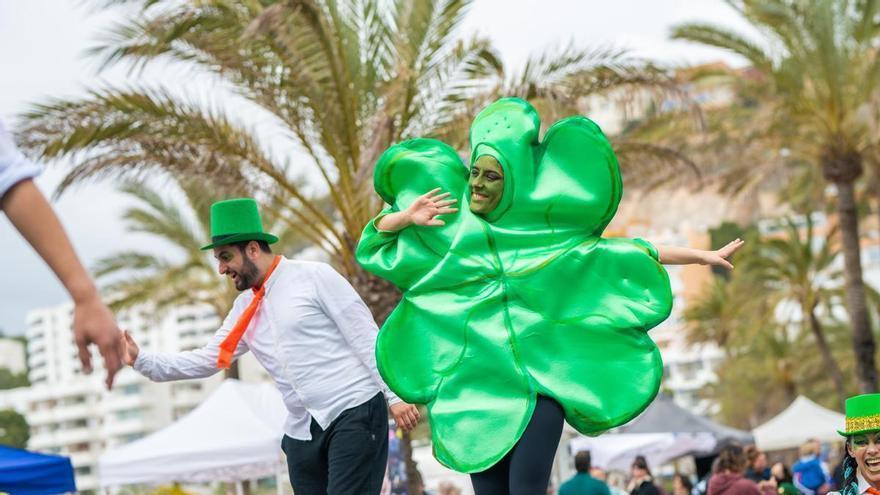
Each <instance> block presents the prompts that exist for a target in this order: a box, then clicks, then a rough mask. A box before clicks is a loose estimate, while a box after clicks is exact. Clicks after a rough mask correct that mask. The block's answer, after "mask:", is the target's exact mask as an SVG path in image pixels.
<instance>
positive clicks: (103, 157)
mask: <svg viewBox="0 0 880 495" xmlns="http://www.w3.org/2000/svg"><path fill="white" fill-rule="evenodd" d="M106 3H125V2H124V0H108V2H106ZM130 3H135V2H133V1H132V2H130ZM137 3H140V5H141V7H142V8H141V9H140V11H139V12H137V13H136V14H135V15H133V16H132V17H131V18H130V20H129V21H127V22H126V23H124V24H123V25H121V26H120V27H118V28H117V29H115V30H114V31H113V32H112V33H111V34H110V35H109V36H108V38H107V39H106V41H105V42H104V44H103V45H102V46H99V47H97V48H96V49H95V51H94V54H95V55H96V56H99V57H101V58H102V59H103V61H104V66H112V65H115V64H119V63H124V64H128V65H129V67H132V68H134V69H140V68H142V67H144V66H147V65H149V64H151V63H153V62H154V61H157V60H161V61H163V62H168V61H171V62H173V63H175V64H181V65H183V66H185V67H188V68H190V69H192V70H194V71H197V72H198V73H207V74H211V75H213V76H216V77H217V78H219V79H220V80H221V81H223V83H224V84H225V87H228V88H231V89H232V91H233V92H234V93H235V95H236V98H238V100H237V101H243V104H242V105H243V106H244V107H245V108H248V109H251V110H253V112H256V113H259V115H260V116H261V117H265V118H262V120H264V121H269V122H271V124H272V125H273V126H274V127H275V128H276V129H277V130H278V131H279V132H277V133H276V134H279V135H281V136H283V139H282V140H283V141H284V144H285V145H286V146H287V149H299V150H301V151H303V152H304V153H305V154H306V156H308V157H309V160H308V161H309V162H310V163H305V164H303V163H297V164H296V165H295V166H294V164H291V163H289V162H286V161H285V160H281V159H279V158H278V157H277V156H274V155H273V154H272V153H270V152H269V151H268V150H267V146H265V144H264V142H262V141H261V140H260V139H258V138H257V136H256V133H255V131H254V130H253V129H251V128H248V127H246V126H244V125H242V124H241V123H239V122H238V121H236V120H235V119H233V118H230V117H229V116H228V113H227V112H223V111H221V110H219V109H217V108H214V107H210V106H208V107H207V108H206V105H204V104H199V103H197V102H191V101H187V100H186V99H184V98H182V97H180V96H176V95H174V94H172V93H171V92H170V91H168V90H166V89H163V88H144V87H134V88H125V89H118V88H103V89H97V90H95V91H93V92H92V93H91V94H90V95H89V96H87V97H85V98H82V99H75V100H54V101H49V102H47V103H45V104H41V105H37V106H36V107H35V108H34V109H33V111H31V112H30V113H29V114H27V115H25V123H24V128H23V129H22V130H21V132H20V135H21V137H22V140H21V141H22V143H23V145H24V146H25V147H26V148H27V149H29V150H30V151H31V152H33V153H39V154H41V155H42V156H43V157H44V158H54V157H61V156H71V157H73V160H74V164H75V166H74V169H73V170H72V171H71V172H70V174H69V175H68V176H67V178H66V180H65V181H64V182H63V183H62V186H61V188H62V190H63V188H65V187H67V186H69V185H70V184H73V183H76V182H79V181H82V180H86V179H89V178H96V177H106V176H116V177H118V176H127V175H130V174H145V173H151V172H155V171H159V172H162V173H165V174H168V175H170V176H171V177H173V178H198V179H199V180H202V181H204V182H206V183H209V184H210V185H211V186H212V187H225V186H230V185H239V186H241V187H244V188H245V189H247V190H249V191H255V192H256V194H258V196H259V198H260V199H261V200H263V201H264V203H271V204H272V205H274V206H273V207H274V208H275V209H276V212H275V213H276V215H277V217H278V218H279V220H280V221H282V222H284V223H285V225H286V226H287V227H288V228H289V229H291V230H292V231H293V232H295V233H296V234H297V235H298V236H300V237H301V238H303V239H306V240H308V241H310V242H311V243H312V244H313V245H314V246H315V247H317V248H318V249H321V250H322V251H324V252H325V254H326V255H327V256H328V258H329V259H330V260H331V261H332V262H333V263H334V264H335V265H336V266H337V268H339V270H340V271H341V272H342V273H343V274H344V275H345V276H346V277H347V278H348V279H349V280H350V281H351V282H352V285H354V287H355V288H356V289H357V290H358V292H359V293H360V294H361V296H362V297H363V298H364V300H365V302H366V303H367V304H368V305H369V306H370V308H371V310H372V311H373V314H374V316H375V318H376V320H377V321H378V322H379V323H380V324H381V323H383V322H384V320H385V318H386V317H387V315H388V314H389V313H390V312H391V310H392V309H393V308H394V307H395V306H396V304H397V302H398V300H399V297H400V294H399V292H398V291H397V289H396V288H395V287H393V286H392V285H391V284H390V283H388V282H386V281H384V280H382V279H379V278H377V277H374V276H371V275H369V274H367V273H366V272H365V271H364V270H363V269H362V268H361V267H360V266H359V265H358V264H357V262H356V261H355V257H354V250H355V247H356V245H357V242H358V239H359V237H360V232H361V229H362V228H363V226H364V225H365V224H366V223H367V222H368V221H369V220H370V219H371V218H372V217H373V216H374V215H375V214H376V213H377V212H378V211H379V210H380V209H381V201H380V199H379V197H378V196H377V195H376V194H374V193H373V190H372V189H373V188H372V187H371V186H372V167H373V165H374V163H375V161H376V159H377V158H378V156H379V155H380V154H381V153H382V152H383V151H384V150H385V149H386V148H387V147H388V146H390V145H391V144H393V143H395V142H398V141H400V140H403V139H407V138H411V137H416V136H434V137H439V138H442V139H446V140H447V141H448V142H450V143H451V144H453V145H455V146H458V147H459V148H463V147H464V146H465V144H466V143H465V142H464V141H463V139H466V138H464V137H463V136H466V129H467V127H468V126H469V124H470V120H471V118H472V117H473V115H474V113H475V109H477V108H479V107H481V106H482V105H484V104H485V102H486V101H487V100H488V99H490V98H492V97H493V96H494V95H496V94H499V93H500V92H502V91H508V90H511V91H512V90H513V89H517V91H518V92H517V93H516V94H521V95H524V96H528V97H533V98H534V100H535V103H536V104H538V105H539V106H540V105H542V104H545V103H547V102H553V103H557V104H559V105H572V104H573V103H575V102H577V100H578V98H580V97H581V96H583V95H585V94H587V93H589V92H594V93H596V94H602V93H603V92H608V91H610V90H611V89H612V88H615V87H616V88H630V87H637V86H639V85H641V86H642V87H650V88H665V90H669V88H670V84H669V80H668V78H666V77H665V76H664V75H663V73H662V71H660V70H658V69H652V68H648V67H646V66H645V64H644V63H643V62H641V61H635V60H631V59H628V58H626V57H624V55H623V54H622V53H621V52H620V51H618V50H613V49H602V50H590V49H582V50H577V49H573V48H571V49H568V50H566V51H564V52H563V53H561V54H552V53H550V54H544V55H540V56H536V57H533V58H532V60H533V62H531V63H530V65H528V66H527V67H526V68H525V69H524V70H523V71H522V72H521V73H520V76H519V77H518V76H517V75H516V74H510V75H507V74H508V73H507V72H505V70H504V67H503V66H502V65H501V63H500V62H499V60H498V57H497V56H496V55H495V52H494V51H493V49H492V48H491V46H490V45H489V43H488V42H487V41H486V40H483V39H479V38H471V39H461V38H458V37H457V36H456V33H457V27H458V26H459V24H460V21H461V19H462V17H463V15H464V14H465V12H466V11H467V7H468V5H469V4H470V1H468V0H414V1H400V2H387V1H381V0H349V1H344V2H338V1H333V0H278V1H270V0H260V1H249V2H233V1H229V0H198V1H196V0H189V1H182V2H181V1H170V0H167V1H161V0H159V1H157V0H143V1H141V2H137ZM509 81H519V82H520V83H522V84H516V85H513V84H512V83H511V84H508V82H509ZM526 83H528V84H526ZM539 83H540V84H539ZM520 90H521V92H520ZM545 117H550V118H552V117H553V115H552V112H550V115H547V116H545ZM456 137H457V138H456ZM638 151H639V152H641V153H642V154H646V153H650V151H651V148H650V146H645V147H642V148H639V149H638ZM308 165H311V166H312V168H313V170H314V171H315V174H314V175H315V176H318V177H320V182H321V184H320V186H321V187H320V188H318V189H317V190H316V191H313V190H310V189H309V188H305V187H302V186H300V185H299V184H297V182H296V181H295V180H294V172H302V171H303V170H304V169H305V168H306V167H307V166H308ZM325 195H326V196H327V197H328V198H329V199H328V202H329V204H330V207H329V208H324V207H322V205H321V204H319V203H318V200H317V198H322V197H324V196H325ZM285 198H290V200H289V201H286V200H285ZM403 445H404V449H405V452H404V456H405V457H406V456H407V455H408V454H407V452H406V449H407V448H408V445H409V441H408V437H405V438H404V442H403ZM408 465H409V468H408V474H409V475H410V480H411V481H410V483H411V485H410V487H411V490H410V493H414V494H415V493H420V489H419V488H418V473H417V472H416V471H415V470H414V468H413V466H414V465H413V464H412V463H411V462H408Z"/></svg>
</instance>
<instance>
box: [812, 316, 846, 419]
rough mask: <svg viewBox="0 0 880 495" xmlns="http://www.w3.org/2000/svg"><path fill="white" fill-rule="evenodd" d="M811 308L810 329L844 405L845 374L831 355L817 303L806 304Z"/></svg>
mask: <svg viewBox="0 0 880 495" xmlns="http://www.w3.org/2000/svg"><path fill="white" fill-rule="evenodd" d="M808 307H809V308H810V309H809V310H808V311H807V312H808V313H809V317H810V331H811V332H812V333H813V337H815V339H816V345H817V346H818V347H819V355H821V356H822V362H824V363H825V368H826V369H827V370H828V372H829V373H830V374H831V381H832V382H834V391H835V392H836V393H837V402H838V404H839V405H840V406H841V407H843V405H844V401H845V400H846V389H845V388H844V385H843V374H842V373H841V372H840V367H839V366H837V361H835V360H834V356H832V355H831V349H830V348H829V347H828V340H827V339H826V338H825V329H824V328H823V327H822V322H820V321H819V318H818V317H817V316H816V304H815V303H814V304H812V305H811V306H810V305H807V304H805V305H804V308H808Z"/></svg>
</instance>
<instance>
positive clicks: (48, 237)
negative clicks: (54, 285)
mask: <svg viewBox="0 0 880 495" xmlns="http://www.w3.org/2000/svg"><path fill="white" fill-rule="evenodd" d="M0 206H2V209H3V211H4V212H5V213H6V216H7V217H9V220H10V221H11V222H12V225H13V226H14V227H15V228H16V229H17V230H18V231H19V232H21V235H22V236H23V237H24V238H25V240H27V241H28V243H30V245H31V246H33V248H34V249H35V250H36V251H37V253H38V254H39V255H40V257H42V258H43V259H44V260H45V261H46V264H48V265H49V268H51V269H52V271H53V272H55V275H56V276H57V277H58V279H59V280H61V283H62V284H64V287H65V288H66V289H67V292H68V293H70V296H71V297H72V298H73V300H74V302H76V303H81V302H84V301H88V300H91V299H94V298H95V297H97V290H96V288H95V284H94V282H92V279H91V277H90V276H89V274H88V272H86V270H85V268H84V267H83V265H82V263H80V261H79V258H77V256H76V252H75V251H74V250H73V246H72V245H71V244H70V240H69V239H68V237H67V234H66V233H65V232H64V227H62V226H61V222H60V221H59V220H58V217H57V216H56V215H55V212H54V211H52V207H51V206H50V205H49V202H48V201H46V198H45V196H43V193H41V192H40V190H39V189H37V186H36V184H34V182H33V181H32V180H30V179H28V180H24V181H21V182H19V183H18V184H16V185H15V186H13V187H12V189H10V190H9V191H7V193H6V194H5V195H4V196H3V199H2V202H0Z"/></svg>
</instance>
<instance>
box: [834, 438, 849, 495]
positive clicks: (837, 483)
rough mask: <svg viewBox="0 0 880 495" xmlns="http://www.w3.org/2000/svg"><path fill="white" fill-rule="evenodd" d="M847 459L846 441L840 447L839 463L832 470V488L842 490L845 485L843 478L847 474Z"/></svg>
mask: <svg viewBox="0 0 880 495" xmlns="http://www.w3.org/2000/svg"><path fill="white" fill-rule="evenodd" d="M845 460H846V443H844V444H843V445H842V446H841V447H840V453H839V454H838V456H837V464H836V465H835V466H834V469H832V470H831V489H832V490H840V489H841V488H842V487H843V480H844V478H845V476H846V474H845V473H844V467H845V466H844V465H843V464H844V462H843V461H845Z"/></svg>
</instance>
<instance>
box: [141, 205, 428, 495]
mask: <svg viewBox="0 0 880 495" xmlns="http://www.w3.org/2000/svg"><path fill="white" fill-rule="evenodd" d="M211 237H212V242H211V244H208V245H207V246H204V247H203V248H202V249H204V250H207V249H212V250H213V252H214V257H215V258H216V259H217V264H218V270H219V272H220V275H226V276H227V277H229V278H230V279H232V282H233V283H234V284H235V288H236V289H238V290H239V291H241V294H240V295H239V296H238V297H237V298H236V299H235V302H234V303H233V307H232V310H230V312H229V314H228V315H227V316H226V318H225V319H224V321H223V323H222V324H221V326H220V329H219V330H217V332H216V333H215V334H214V337H213V338H212V339H211V341H210V342H209V343H208V344H207V345H205V346H204V347H202V348H199V349H195V350H191V351H186V352H180V353H175V354H159V353H151V352H146V351H140V350H139V348H138V346H137V344H136V343H135V341H134V339H133V338H132V336H131V334H130V333H129V332H125V355H124V358H125V363H126V364H128V365H130V366H132V367H133V368H134V369H135V370H136V371H137V372H139V373H140V374H142V375H144V376H146V377H147V378H149V379H150V380H153V381H169V380H182V379H190V378H204V377H208V376H211V375H213V374H215V373H217V372H218V371H219V370H221V369H223V368H228V367H229V366H230V364H231V363H232V361H233V360H235V359H237V358H238V357H240V356H241V355H242V354H244V353H245V352H248V351H253V353H254V357H256V358H257V360H258V361H259V362H260V364H262V365H263V367H264V368H265V369H266V371H267V372H268V373H269V374H270V375H271V376H272V378H273V379H274V381H275V384H276V386H277V388H278V390H279V391H280V392H281V396H282V399H283V400H284V404H285V406H286V407H287V411H288V415H287V421H286V422H285V425H284V436H283V438H282V440H281V449H282V450H283V451H284V453H285V454H286V455H287V466H288V471H289V474H290V482H291V485H292V486H293V490H294V492H295V493H297V494H319V493H330V494H333V495H365V494H369V495H375V494H378V493H380V490H381V488H382V482H383V478H384V473H385V470H386V467H387V459H388V443H389V438H388V437H389V434H388V410H389V408H390V410H391V413H392V414H393V416H394V420H395V422H397V424H398V425H399V426H400V427H401V428H403V429H404V430H406V431H409V430H412V428H414V427H415V426H416V424H417V423H418V420H419V412H418V410H417V409H416V408H415V406H412V405H409V404H406V403H404V402H402V401H401V400H400V399H399V398H398V397H397V396H396V395H394V393H393V392H391V390H389V389H388V386H387V385H386V384H385V382H384V381H383V380H382V378H381V377H380V376H379V372H378V370H377V368H376V354H375V349H376V335H377V333H378V331H379V329H378V327H377V326H376V322H375V321H374V320H373V316H372V314H371V313H370V310H369V309H367V306H366V304H364V302H363V301H362V300H361V298H360V296H358V294H357V292H355V290H354V288H352V286H351V285H350V284H349V283H348V281H347V280H345V279H344V278H343V277H342V276H341V275H340V274H339V273H337V272H336V271H335V270H334V269H333V268H332V267H330V265H328V264H326V263H318V262H307V261H296V260H289V259H286V258H284V257H283V256H280V255H274V254H272V249H271V248H270V247H269V244H272V243H274V242H277V241H278V238H277V237H276V236H274V235H272V234H270V233H267V232H264V231H263V223H262V220H261V219H260V213H259V209H258V207H257V203H256V201H254V200H253V199H250V198H238V199H230V200H226V201H218V202H216V203H214V204H213V205H212V206H211ZM182 289H183V288H182ZM386 402H387V406H386ZM218 434H222V432H218Z"/></svg>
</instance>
